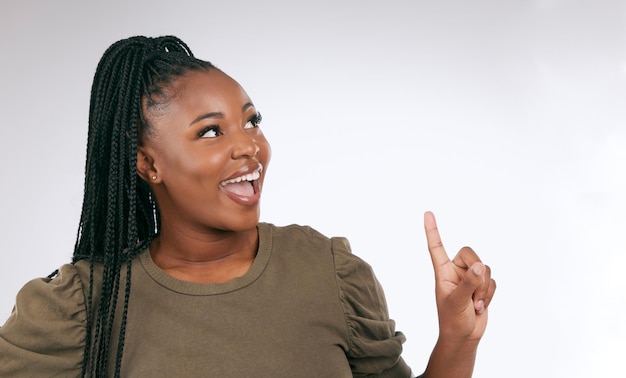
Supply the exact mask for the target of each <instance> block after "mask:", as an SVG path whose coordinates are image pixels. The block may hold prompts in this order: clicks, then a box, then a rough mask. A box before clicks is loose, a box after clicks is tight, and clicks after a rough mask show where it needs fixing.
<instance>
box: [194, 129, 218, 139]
mask: <svg viewBox="0 0 626 378" xmlns="http://www.w3.org/2000/svg"><path fill="white" fill-rule="evenodd" d="M220 135H222V132H221V131H220V128H219V127H217V126H209V127H205V128H204V129H202V130H200V132H199V133H198V136H199V137H200V138H215V137H218V136H220Z"/></svg>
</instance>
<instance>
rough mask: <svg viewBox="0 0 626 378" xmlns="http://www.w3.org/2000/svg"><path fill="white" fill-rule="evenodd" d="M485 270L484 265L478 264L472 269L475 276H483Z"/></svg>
mask: <svg viewBox="0 0 626 378" xmlns="http://www.w3.org/2000/svg"><path fill="white" fill-rule="evenodd" d="M484 269H485V268H484V266H483V264H476V265H474V268H472V271H473V272H474V274H475V275H477V276H480V275H481V274H483V271H484Z"/></svg>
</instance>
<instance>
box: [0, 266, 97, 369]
mask: <svg viewBox="0 0 626 378" xmlns="http://www.w3.org/2000/svg"><path fill="white" fill-rule="evenodd" d="M86 323H87V311H86V303H85V296H84V291H83V286H82V283H81V280H80V277H79V275H78V272H77V271H76V268H75V267H74V266H73V265H71V264H67V265H63V266H62V267H61V268H60V269H59V273H58V275H57V276H56V277H55V278H54V279H52V280H51V279H48V278H39V279H35V280H32V281H30V282H29V283H27V284H26V285H25V286H24V287H23V288H22V289H21V290H20V291H19V293H18V294H17V298H16V302H15V307H14V309H13V311H12V313H11V315H10V316H9V318H8V319H7V321H6V323H5V324H4V326H2V328H0V376H2V377H5V376H18V375H19V376H29V377H40V376H47V377H50V376H76V375H80V371H81V364H82V357H83V350H84V343H85V339H86V338H85V336H86V333H85V332H86V331H85V330H86Z"/></svg>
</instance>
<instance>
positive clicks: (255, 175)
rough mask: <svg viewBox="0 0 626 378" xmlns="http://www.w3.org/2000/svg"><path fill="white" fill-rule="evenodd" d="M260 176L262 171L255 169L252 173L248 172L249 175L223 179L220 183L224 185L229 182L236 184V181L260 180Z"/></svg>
mask: <svg viewBox="0 0 626 378" xmlns="http://www.w3.org/2000/svg"><path fill="white" fill-rule="evenodd" d="M259 177H261V172H260V171H254V172H252V173H248V174H247V175H243V176H239V177H235V178H233V179H230V180H224V181H222V182H221V183H220V185H222V186H224V185H228V184H235V183H238V182H242V181H254V180H258V179H259Z"/></svg>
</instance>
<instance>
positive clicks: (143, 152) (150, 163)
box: [137, 146, 161, 183]
mask: <svg viewBox="0 0 626 378" xmlns="http://www.w3.org/2000/svg"><path fill="white" fill-rule="evenodd" d="M152 152H153V151H152V150H151V149H150V148H147V147H145V146H137V174H138V175H139V177H141V179H142V180H143V181H145V182H147V183H160V182H161V178H160V177H159V175H158V172H157V169H156V167H155V166H154V159H153V158H152V156H153V155H152Z"/></svg>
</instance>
